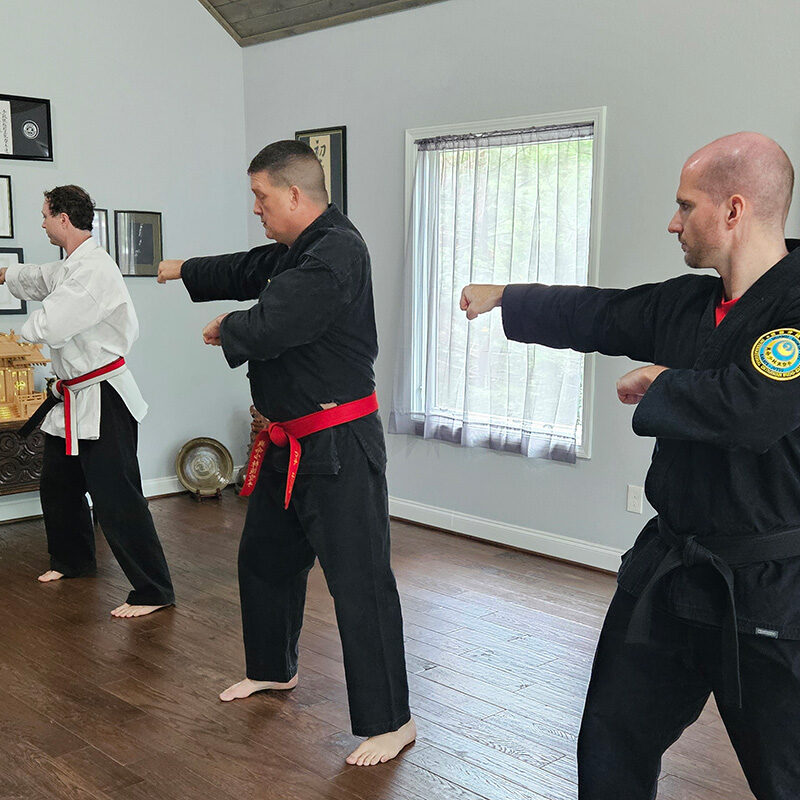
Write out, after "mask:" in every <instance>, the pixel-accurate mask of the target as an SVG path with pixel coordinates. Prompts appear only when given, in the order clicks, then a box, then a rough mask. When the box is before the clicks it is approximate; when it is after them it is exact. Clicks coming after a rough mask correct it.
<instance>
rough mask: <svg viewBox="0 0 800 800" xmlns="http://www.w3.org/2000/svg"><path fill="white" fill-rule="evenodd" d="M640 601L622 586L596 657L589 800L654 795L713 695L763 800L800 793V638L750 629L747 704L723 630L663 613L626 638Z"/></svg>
mask: <svg viewBox="0 0 800 800" xmlns="http://www.w3.org/2000/svg"><path fill="white" fill-rule="evenodd" d="M635 601H636V598H635V597H633V596H632V595H631V594H629V593H628V592H624V591H622V590H619V589H618V590H617V593H616V595H615V596H614V599H613V601H612V602H611V606H610V607H609V610H608V614H607V615H606V620H605V623H604V625H603V631H602V633H601V635H600V641H599V642H598V645H597V652H596V653H595V659H594V666H593V668H592V678H591V682H590V684H589V692H588V695H587V698H586V707H585V708H584V712H583V722H582V725H581V732H580V736H579V738H578V786H579V789H578V796H579V798H580V800H653V798H655V797H656V791H657V785H656V783H657V780H658V775H659V771H660V768H661V756H662V755H663V753H664V751H665V750H666V749H667V748H668V747H669V746H670V745H671V744H672V743H673V742H674V741H676V740H677V739H678V737H679V736H680V735H681V733H682V731H683V730H684V729H685V728H686V727H688V726H689V725H691V724H692V723H693V722H694V721H695V720H696V719H697V717H698V716H699V715H700V712H701V711H702V710H703V707H704V706H705V704H706V700H707V699H708V697H709V694H710V693H711V692H714V694H715V697H716V699H717V704H718V707H719V711H720V715H721V717H722V721H723V723H724V724H725V728H726V730H727V732H728V735H729V736H730V739H731V742H732V743H733V746H734V749H735V750H736V754H737V755H738V757H739V762H740V764H741V765H742V769H743V770H744V773H745V776H746V777H747V780H748V782H749V784H750V788H751V789H752V791H753V794H754V795H755V797H756V798H757V799H758V800H797V798H798V797H800V642H797V641H791V640H782V639H771V638H767V637H763V636H755V635H747V634H741V635H740V637H739V640H740V666H741V676H742V708H738V707H737V706H736V705H735V704H727V703H726V702H725V695H724V694H723V688H722V687H723V679H722V661H721V652H720V651H721V647H720V644H721V636H720V630H719V629H717V628H711V627H704V626H701V625H700V624H696V623H691V622H687V621H685V620H682V619H679V618H678V617H675V616H673V615H671V614H667V613H666V612H664V611H660V610H659V609H654V614H653V625H652V633H651V641H650V642H649V643H647V644H626V643H625V634H626V630H627V627H628V621H629V619H630V617H631V613H632V610H633V606H634V603H635Z"/></svg>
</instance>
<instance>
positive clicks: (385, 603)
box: [158, 141, 416, 766]
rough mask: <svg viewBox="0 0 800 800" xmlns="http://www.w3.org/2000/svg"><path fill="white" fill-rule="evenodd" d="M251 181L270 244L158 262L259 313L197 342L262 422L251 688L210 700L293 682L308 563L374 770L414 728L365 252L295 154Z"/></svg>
mask: <svg viewBox="0 0 800 800" xmlns="http://www.w3.org/2000/svg"><path fill="white" fill-rule="evenodd" d="M248 174H249V175H250V186H251V189H252V191H253V194H254V195H255V207H254V213H255V214H256V215H257V216H259V217H260V218H261V221H262V224H263V225H264V229H265V232H266V235H267V236H268V237H269V238H271V239H275V240H276V242H277V243H276V244H269V245H264V246H262V247H256V248H254V249H253V250H250V251H249V252H247V253H234V254H232V255H223V256H210V257H205V258H192V259H189V260H188V261H183V262H182V261H163V262H162V263H161V264H160V265H159V277H158V280H159V281H160V282H162V283H163V282H164V281H167V280H170V279H174V278H182V279H183V282H184V285H185V286H186V288H187V289H188V291H189V294H190V295H191V298H192V300H194V301H199V300H257V301H258V302H257V303H256V304H255V305H254V306H253V307H252V308H250V309H248V310H247V311H234V312H232V313H229V314H223V315H221V316H220V317H217V319H215V320H213V321H212V322H211V323H209V324H208V325H207V326H206V328H205V329H204V331H203V338H204V340H205V342H206V343H207V344H212V345H220V346H221V347H222V351H223V353H224V355H225V358H226V359H227V361H228V363H229V364H230V366H231V367H238V366H240V365H241V364H244V363H245V362H248V369H249V373H248V375H249V378H250V387H251V390H252V393H253V402H254V404H255V407H256V408H257V409H258V411H259V412H260V413H261V414H263V415H264V416H265V417H266V418H267V419H269V420H271V421H272V422H271V424H270V426H269V429H268V430H267V431H265V432H263V433H262V434H261V435H260V436H259V437H258V439H257V440H256V442H255V443H254V447H253V453H252V455H251V460H250V464H249V467H248V475H247V479H246V481H245V490H244V491H243V494H250V493H251V492H252V495H251V497H250V500H249V506H248V509H247V519H246V521H245V526H244V531H243V532H242V541H241V545H240V548H239V590H240V597H241V604H242V626H243V632H244V644H245V655H246V661H247V673H246V674H247V677H246V678H245V679H244V680H243V681H240V682H239V683H236V684H234V685H233V686H231V687H229V688H228V689H226V690H225V691H224V692H223V693H222V694H221V695H220V698H221V699H222V700H234V699H238V698H243V697H247V696H249V695H250V694H252V693H253V692H256V691H262V690H265V689H291V688H293V687H294V686H295V685H296V684H297V642H298V638H299V636H300V628H301V626H302V622H303V607H304V605H305V596H306V581H307V578H308V573H309V571H310V570H311V567H312V566H313V564H314V560H315V558H317V557H318V558H319V560H320V564H321V565H322V569H323V571H324V573H325V578H326V580H327V582H328V588H329V589H330V592H331V594H332V595H333V599H334V604H335V608H336V618H337V621H338V625H339V632H340V634H341V638H342V649H343V652H344V667H345V675H346V680H347V691H348V698H349V702H350V718H351V722H352V727H353V733H354V734H355V735H357V736H367V737H369V738H368V739H367V740H366V741H365V742H363V743H362V744H361V745H360V746H359V747H358V748H357V749H356V750H355V751H354V752H353V753H351V754H350V755H349V756H348V758H347V761H348V762H349V763H351V764H358V765H361V766H366V765H371V764H378V763H380V762H383V761H388V760H389V759H391V758H394V757H395V756H396V755H397V753H399V752H400V750H402V749H403V747H405V746H406V745H407V744H409V743H410V742H412V741H413V740H414V738H415V736H416V728H415V726H414V722H413V720H412V719H411V714H410V711H409V707H408V682H407V677H406V667H405V653H404V647H403V623H402V618H401V612H400V599H399V596H398V593H397V586H396V584H395V579H394V575H393V574H392V570H391V567H390V563H389V513H388V495H387V491H386V479H385V466H386V449H385V445H384V438H383V427H382V425H381V421H380V418H379V416H378V412H377V401H376V400H375V394H374V392H375V377H374V371H373V364H374V361H375V357H376V356H377V353H378V344H377V333H376V329H375V314H374V309H373V300H372V278H371V271H370V259H369V253H368V252H367V246H366V244H365V243H364V240H363V239H362V237H361V234H360V233H359V232H358V231H357V230H356V228H355V227H354V226H353V224H352V223H351V222H350V220H349V219H347V217H345V216H344V215H343V214H342V213H341V212H340V211H339V210H338V209H337V208H336V207H335V206H333V205H328V195H327V191H326V189H325V181H324V174H323V171H322V167H321V165H320V163H319V161H318V160H317V158H316V156H315V155H314V151H313V150H311V148H310V147H308V146H307V145H305V144H304V143H302V142H296V141H283V142H275V143H273V144H271V145H268V146H267V147H265V148H264V149H263V150H262V151H261V152H260V153H259V154H258V155H257V156H256V157H255V158H254V159H253V161H252V163H251V164H250V168H249V170H248ZM276 420H278V421H280V422H276ZM262 466H263V469H262V468H261V467H262ZM295 478H296V482H295Z"/></svg>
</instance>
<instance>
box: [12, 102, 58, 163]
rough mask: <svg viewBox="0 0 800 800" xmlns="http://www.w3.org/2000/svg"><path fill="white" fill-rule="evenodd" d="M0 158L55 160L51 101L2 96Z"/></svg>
mask: <svg viewBox="0 0 800 800" xmlns="http://www.w3.org/2000/svg"><path fill="white" fill-rule="evenodd" d="M0 158H12V159H15V160H18V161H52V160H53V124H52V120H51V117H50V101H49V100H45V99H44V98H41V97H23V96H21V95H14V94H0Z"/></svg>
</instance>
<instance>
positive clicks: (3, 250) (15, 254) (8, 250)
mask: <svg viewBox="0 0 800 800" xmlns="http://www.w3.org/2000/svg"><path fill="white" fill-rule="evenodd" d="M23 261H24V257H23V255H22V248H21V247H0V268H2V267H10V266H11V265H12V264H21V263H22V262H23ZM27 313H28V306H27V303H26V302H25V301H24V300H18V299H17V298H16V297H14V295H13V294H11V292H9V291H8V286H6V285H5V284H2V285H0V315H3V314H27Z"/></svg>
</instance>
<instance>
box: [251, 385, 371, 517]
mask: <svg viewBox="0 0 800 800" xmlns="http://www.w3.org/2000/svg"><path fill="white" fill-rule="evenodd" d="M377 410H378V398H377V396H376V395H375V392H373V393H372V394H371V395H370V396H369V397H362V398H361V399H360V400H353V401H352V402H350V403H343V404H342V405H340V406H334V407H333V408H326V409H323V410H322V411H316V412H314V413H313V414H307V415H306V416H305V417H298V418H297V419H290V420H288V421H287V422H270V424H269V425H268V426H267V427H266V428H265V429H264V430H263V431H261V432H260V433H259V434H258V436H256V440H255V441H254V442H253V451H252V452H251V453H250V461H249V462H248V464H247V474H246V475H245V479H244V486H243V487H242V491H241V496H242V497H247V496H248V495H249V494H251V493H252V491H253V489H255V488H256V481H257V480H258V473H259V472H260V471H261V465H262V464H263V463H264V456H265V455H266V454H267V450H268V449H269V446H270V444H274V445H276V446H277V447H286V445H287V444H288V445H289V471H288V473H287V475H286V495H285V497H284V504H283V507H284V508H289V500H290V499H291V497H292V487H293V486H294V481H295V478H296V477H297V468H298V466H299V464H300V454H301V452H302V450H301V447H300V442H299V441H298V439H302V438H303V437H304V436H310V435H311V434H312V433H319V432H320V431H324V430H325V429H326V428H334V427H336V426H337V425H343V424H344V423H345V422H352V421H353V420H354V419H360V418H361V417H366V416H368V415H369V414H372V413H373V412H374V411H377Z"/></svg>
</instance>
